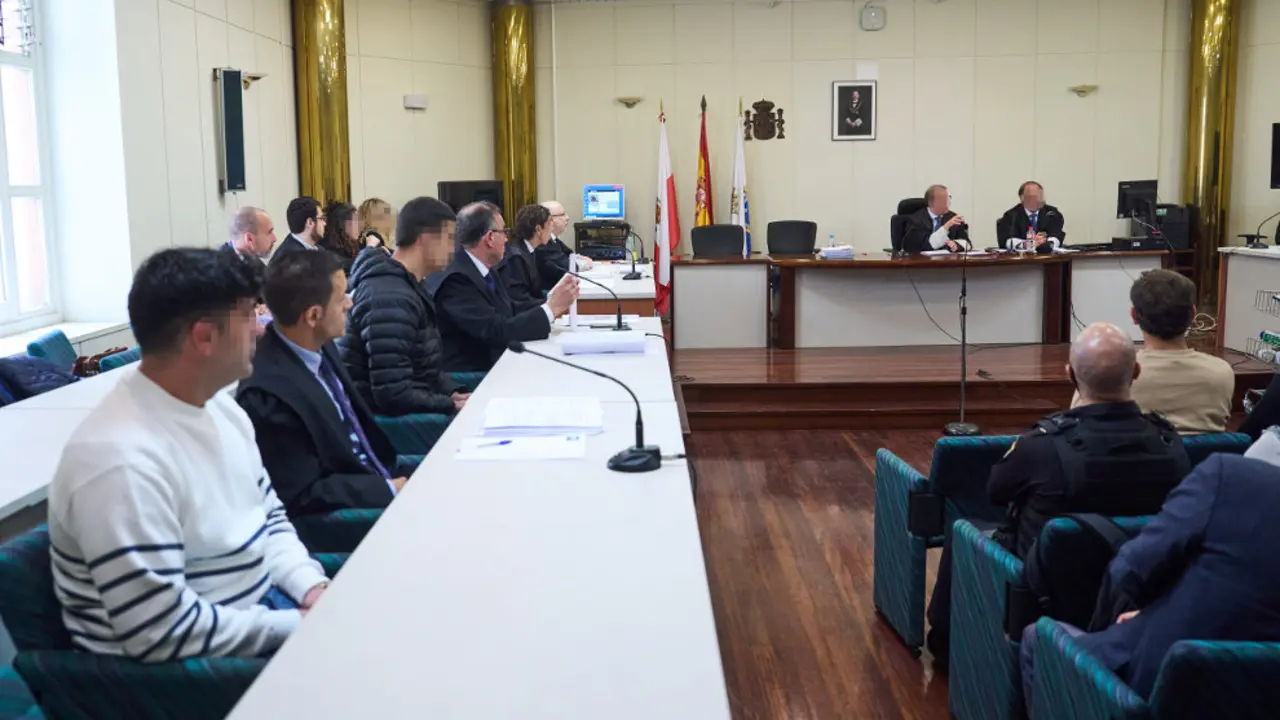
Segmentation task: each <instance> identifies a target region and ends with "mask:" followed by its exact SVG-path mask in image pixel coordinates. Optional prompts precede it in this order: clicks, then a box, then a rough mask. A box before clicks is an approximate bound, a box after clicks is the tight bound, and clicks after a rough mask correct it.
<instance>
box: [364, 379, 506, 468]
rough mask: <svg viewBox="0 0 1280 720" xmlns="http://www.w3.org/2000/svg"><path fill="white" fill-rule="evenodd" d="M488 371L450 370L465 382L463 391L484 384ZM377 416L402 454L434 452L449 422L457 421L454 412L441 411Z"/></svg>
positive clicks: (385, 431) (460, 380)
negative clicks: (450, 413) (397, 415)
mask: <svg viewBox="0 0 1280 720" xmlns="http://www.w3.org/2000/svg"><path fill="white" fill-rule="evenodd" d="M486 374H487V373H483V372H456V373H449V377H450V378H451V379H452V380H453V381H454V382H455V383H457V384H458V385H460V386H461V390H462V391H463V392H472V391H473V390H475V389H476V388H477V387H479V386H480V382H481V381H482V380H484V376H485V375H486ZM375 420H376V421H377V423H378V427H379V428H380V429H381V430H382V432H384V433H386V435H387V438H388V439H390V440H391V445H392V446H393V447H394V448H395V449H396V452H397V453H398V454H400V455H422V456H425V455H426V454H427V453H429V452H431V448H433V447H435V444H436V441H437V440H439V439H440V436H441V435H444V431H445V430H446V429H448V427H449V423H450V422H452V421H453V416H452V415H441V414H438V413H415V414H412V415H401V416H399V417H391V416H389V415H379V416H377V417H376V418H375Z"/></svg>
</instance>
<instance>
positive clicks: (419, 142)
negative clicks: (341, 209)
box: [345, 0, 494, 207]
mask: <svg viewBox="0 0 1280 720" xmlns="http://www.w3.org/2000/svg"><path fill="white" fill-rule="evenodd" d="M345 5H346V13H347V18H346V24H347V87H348V91H347V98H348V103H349V116H350V136H351V193H352V196H353V197H354V198H356V202H357V203H358V202H359V200H360V199H362V198H364V197H367V196H371V195H375V196H378V197H381V198H383V199H384V200H387V201H388V202H390V203H391V204H392V205H393V206H395V207H399V206H401V205H403V204H404V203H405V202H406V201H408V200H410V199H412V198H414V197H417V196H419V195H431V196H435V195H436V183H437V182H439V181H441V180H483V179H489V178H492V177H493V176H494V172H493V171H494V168H493V81H492V72H491V70H490V67H491V65H492V53H491V49H490V44H489V34H490V25H489V11H488V8H487V5H486V3H485V2H483V0H460V1H459V2H448V1H446V0H346V4H345ZM409 93H425V94H426V95H427V109H426V110H406V109H404V96H405V95H406V94H409Z"/></svg>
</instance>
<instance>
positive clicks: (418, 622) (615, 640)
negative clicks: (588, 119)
mask: <svg viewBox="0 0 1280 720" xmlns="http://www.w3.org/2000/svg"><path fill="white" fill-rule="evenodd" d="M651 322H654V323H655V324H656V321H651ZM603 332H608V331H603ZM551 343H554V339H552V340H550V341H547V342H545V343H542V344H541V345H542V347H547V346H548V345H549V344H551ZM534 345H535V346H537V344H534ZM575 359H577V360H581V361H584V364H589V365H592V366H598V367H601V369H604V366H606V365H608V366H610V367H611V368H612V369H615V370H618V371H619V373H620V374H621V375H622V379H623V380H624V381H631V380H635V378H634V377H631V376H630V375H629V373H633V372H634V373H638V374H640V375H642V376H643V377H644V378H649V377H650V376H652V377H656V376H657V375H659V374H661V373H666V374H667V383H668V385H669V384H670V376H669V373H667V371H666V365H667V359H666V355H665V352H664V353H662V354H657V353H651V354H645V355H643V356H636V357H633V358H622V357H613V358H608V357H606V358H599V357H598V358H575ZM628 360H629V361H630V362H627V361H628ZM526 361H527V362H526ZM616 361H622V362H616ZM529 363H539V364H529ZM659 367H660V368H661V369H660V370H659V369H658V368H659ZM560 370H564V373H560V372H559V371H560ZM570 373H572V371H570V370H568V368H561V367H560V366H558V365H556V364H554V363H551V362H548V361H545V360H541V359H538V358H534V357H529V356H517V355H515V354H513V353H510V352H508V353H507V354H506V355H505V356H503V358H502V359H501V360H500V361H499V362H498V364H497V365H496V366H495V367H494V369H493V371H492V372H491V373H490V374H489V376H488V377H487V378H486V379H485V381H484V382H483V383H481V385H480V388H479V389H478V390H477V391H476V394H475V395H474V396H472V399H471V400H470V401H469V402H468V403H467V407H466V408H465V409H464V410H463V411H462V413H460V414H459V416H458V417H457V418H456V419H455V420H454V422H453V423H452V424H451V425H450V427H449V429H448V430H447V431H446V432H445V434H444V436H443V437H442V438H441V439H440V441H439V442H438V443H437V444H436V446H435V448H434V449H433V450H432V452H431V454H430V455H428V456H427V459H426V460H425V461H424V462H423V464H422V466H421V467H419V468H418V471H417V472H416V473H414V476H413V478H412V479H411V480H410V482H409V484H408V486H407V487H406V488H405V491H404V493H403V494H402V495H401V496H400V497H399V498H398V499H397V500H396V501H395V502H394V503H392V505H391V507H390V509H388V510H387V512H386V514H385V515H384V516H383V517H382V519H381V520H380V521H379V522H378V524H377V525H376V526H375V527H374V529H373V530H372V531H371V532H370V534H369V535H368V537H366V538H365V540H364V542H363V543H362V544H361V545H360V548H359V549H358V550H357V551H356V553H355V554H354V555H352V557H351V559H350V560H348V562H347V564H346V566H345V567H344V569H343V570H342V572H341V573H340V574H339V575H338V577H337V579H336V581H335V582H334V583H333V586H332V587H331V588H330V589H329V590H328V592H327V593H326V594H325V597H324V599H323V600H322V601H321V602H320V603H319V604H318V606H317V607H316V609H315V610H314V611H313V612H312V613H311V614H310V615H308V617H307V619H306V620H305V621H304V622H303V624H302V627H301V628H300V629H299V630H298V631H297V632H296V633H294V635H293V636H292V637H291V638H290V639H289V641H288V642H287V643H285V645H284V647H283V648H281V650H280V651H279V652H278V653H277V654H276V656H275V658H274V659H273V660H272V661H271V663H270V664H268V666H267V668H266V670H265V671H264V672H263V674H262V676H261V677H260V678H259V679H258V681H257V682H256V683H254V685H253V687H251V688H250V689H249V691H248V693H246V695H245V696H244V698H243V699H242V700H241V702H240V704H239V705H238V706H237V707H236V709H235V711H234V712H233V713H232V714H231V718H233V719H235V720H249V719H257V718H263V719H266V718H277V717H326V718H328V717H376V718H383V719H385V718H415V719H416V718H465V719H466V720H487V719H489V718H521V719H537V718H548V719H551V718H555V719H556V720H566V719H575V718H581V719H582V720H588V719H590V720H597V719H600V718H609V719H610V720H628V719H631V718H635V719H636V720H641V719H643V720H651V719H652V718H664V719H673V720H674V719H682V718H688V719H689V720H716V719H718V718H728V717H729V706H728V701H727V696H726V693H725V687H724V675H723V671H722V669H721V665H720V653H719V647H718V644H717V641H716V634H715V620H714V617H713V616H712V612H711V601H710V593H709V591H708V588H707V579H706V570H705V568H704V566H703V561H702V547H701V540H700V537H699V534H698V526H697V516H696V513H695V511H694V506H693V497H692V494H691V491H690V485H689V481H690V478H689V471H688V467H687V466H686V464H685V462H684V461H683V460H677V461H668V462H666V463H664V466H663V467H662V468H661V469H660V470H658V471H656V472H652V473H647V474H637V475H626V474H620V473H614V472H612V471H609V470H608V469H606V467H605V462H606V461H607V459H608V458H609V456H611V455H612V454H614V453H615V452H617V451H618V450H620V449H622V448H624V447H627V446H629V445H630V444H631V443H632V441H633V439H634V432H635V423H634V419H635V406H634V405H633V404H632V403H631V401H630V399H625V400H624V398H626V395H625V393H622V392H621V391H619V393H617V394H614V395H611V394H609V393H610V386H611V385H612V383H609V382H608V381H605V380H599V379H596V378H592V377H591V376H590V375H587V374H585V373H572V374H570ZM648 383H649V380H648V379H641V380H638V381H637V385H638V386H641V387H643V388H644V389H643V390H639V389H638V390H637V394H639V393H640V392H644V393H645V395H656V394H657V393H656V388H649V387H648ZM522 389H525V390H527V392H526V393H525V394H526V395H527V396H528V395H564V394H584V395H585V394H598V395H600V396H601V397H602V398H604V410H605V432H604V433H603V434H601V435H597V436H593V437H590V438H589V439H588V441H587V457H586V459H585V460H576V461H555V462H546V461H544V462H529V463H514V462H459V461H457V460H455V458H454V455H455V452H456V450H457V447H458V445H459V443H460V442H461V440H462V439H463V438H464V437H467V436H469V435H471V434H473V433H475V432H476V430H477V429H478V428H479V427H480V426H481V424H482V423H483V418H484V407H485V405H486V404H487V403H488V401H489V400H491V399H492V398H494V397H499V396H502V395H504V394H507V393H516V392H520V391H521V390H522ZM669 392H670V388H669V387H668V393H669ZM643 409H644V414H645V420H646V433H647V434H646V440H647V441H648V442H649V443H654V444H658V445H660V446H661V447H662V449H663V452H664V453H669V454H670V453H678V452H682V451H683V444H682V440H681V434H680V422H679V414H678V411H677V409H676V405H675V403H674V402H672V401H671V400H670V399H665V400H655V401H651V402H645V403H643Z"/></svg>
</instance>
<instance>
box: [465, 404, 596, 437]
mask: <svg viewBox="0 0 1280 720" xmlns="http://www.w3.org/2000/svg"><path fill="white" fill-rule="evenodd" d="M603 431H604V408H602V407H601V406H600V398H598V397H531V398H494V399H493V400H490V401H489V405H488V406H487V407H486V408H485V411H484V428H483V429H482V430H481V432H480V434H482V435H485V436H488V437H493V436H499V437H528V436H535V435H577V434H582V435H595V434H597V433H601V432H603Z"/></svg>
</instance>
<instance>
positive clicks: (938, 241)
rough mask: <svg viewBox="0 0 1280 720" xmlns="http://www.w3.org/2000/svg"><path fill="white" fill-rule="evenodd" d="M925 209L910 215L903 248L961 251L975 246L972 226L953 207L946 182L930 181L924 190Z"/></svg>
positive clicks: (912, 250) (915, 251) (914, 250)
mask: <svg viewBox="0 0 1280 720" xmlns="http://www.w3.org/2000/svg"><path fill="white" fill-rule="evenodd" d="M924 200H925V202H926V203H928V204H927V205H926V206H925V209H923V210H920V211H919V212H916V213H914V214H912V215H911V216H910V217H909V218H908V219H907V232H906V235H904V236H903V238H902V250H903V252H908V253H920V252H925V251H926V250H950V251H951V252H959V251H960V250H964V249H967V248H971V247H973V243H971V242H969V226H968V225H966V224H965V222H964V218H963V217H961V216H960V215H957V214H955V213H954V212H952V211H951V195H949V194H948V193H947V188H946V186H945V185H931V186H929V189H928V190H926V191H925V192H924Z"/></svg>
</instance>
